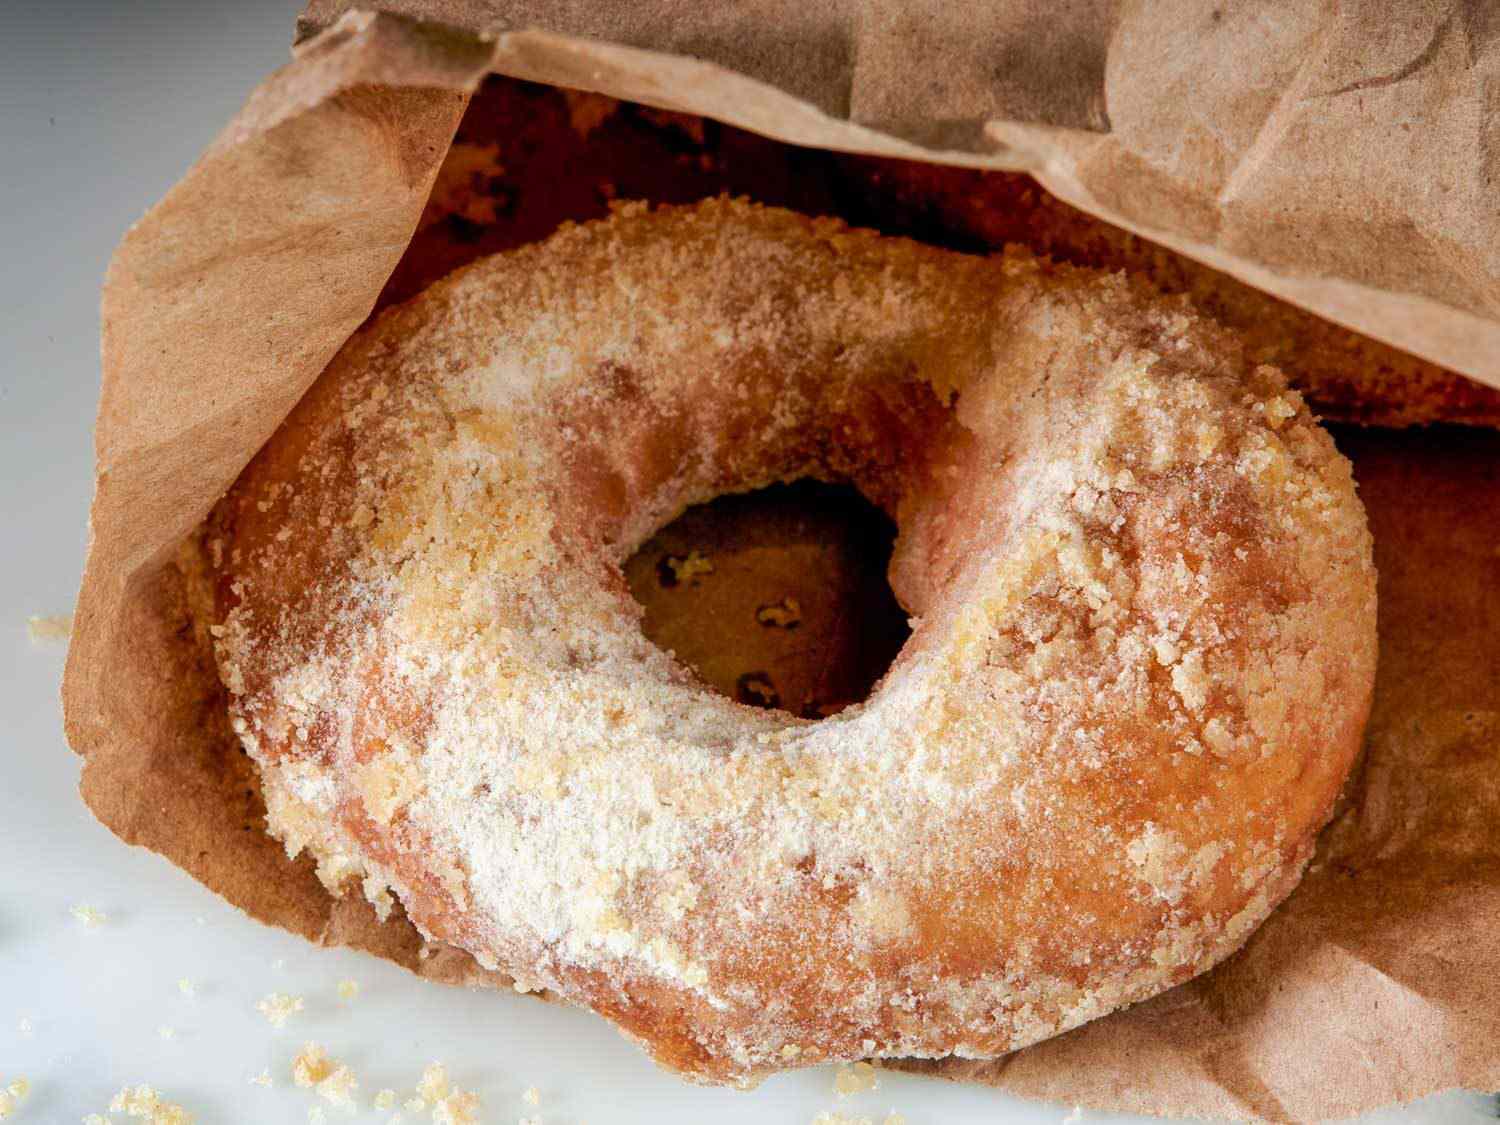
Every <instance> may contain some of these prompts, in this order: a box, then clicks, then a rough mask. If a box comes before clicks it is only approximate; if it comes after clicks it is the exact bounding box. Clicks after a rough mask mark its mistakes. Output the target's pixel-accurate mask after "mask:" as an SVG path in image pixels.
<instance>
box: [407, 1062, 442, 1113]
mask: <svg viewBox="0 0 1500 1125" xmlns="http://www.w3.org/2000/svg"><path fill="white" fill-rule="evenodd" d="M417 1096H418V1097H419V1098H421V1099H422V1101H423V1102H424V1103H426V1102H440V1101H442V1100H443V1099H444V1098H446V1097H447V1096H448V1068H447V1067H446V1066H444V1065H443V1064H442V1063H440V1062H435V1063H433V1064H432V1065H430V1066H429V1067H428V1068H427V1069H426V1070H424V1071H423V1072H422V1081H420V1082H418V1083H417ZM407 1108H408V1109H409V1108H411V1107H410V1106H408V1107H407Z"/></svg>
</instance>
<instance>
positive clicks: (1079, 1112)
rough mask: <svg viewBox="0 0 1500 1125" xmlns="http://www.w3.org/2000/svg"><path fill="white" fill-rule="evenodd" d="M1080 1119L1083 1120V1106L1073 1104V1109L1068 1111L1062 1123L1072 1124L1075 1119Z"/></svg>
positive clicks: (1065, 1124)
mask: <svg viewBox="0 0 1500 1125" xmlns="http://www.w3.org/2000/svg"><path fill="white" fill-rule="evenodd" d="M1082 1120H1083V1106H1081V1105H1075V1106H1074V1107H1073V1109H1072V1112H1070V1113H1069V1114H1068V1116H1066V1117H1064V1118H1063V1125H1073V1122H1075V1121H1082Z"/></svg>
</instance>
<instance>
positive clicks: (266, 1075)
mask: <svg viewBox="0 0 1500 1125" xmlns="http://www.w3.org/2000/svg"><path fill="white" fill-rule="evenodd" d="M272 1081H273V1079H272V1078H271V1070H270V1068H269V1067H267V1068H266V1069H265V1070H262V1071H261V1072H260V1073H259V1074H256V1075H253V1076H252V1077H251V1079H250V1085H252V1086H269V1085H271V1083H272Z"/></svg>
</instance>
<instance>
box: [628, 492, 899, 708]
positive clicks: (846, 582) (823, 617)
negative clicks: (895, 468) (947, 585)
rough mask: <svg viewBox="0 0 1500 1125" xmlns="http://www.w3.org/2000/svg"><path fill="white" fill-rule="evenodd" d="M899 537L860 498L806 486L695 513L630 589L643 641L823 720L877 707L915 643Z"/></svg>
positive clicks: (732, 693) (708, 674) (713, 681)
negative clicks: (892, 579) (876, 690)
mask: <svg viewBox="0 0 1500 1125" xmlns="http://www.w3.org/2000/svg"><path fill="white" fill-rule="evenodd" d="M895 535H896V528H895V525H894V524H892V522H891V521H890V519H889V518H888V517H887V516H886V515H885V514H884V513H883V512H881V511H880V510H879V509H878V508H876V507H875V506H874V505H873V504H871V503H870V502H869V501H868V500H866V499H865V498H864V497H863V496H862V495H861V494H860V493H859V492H858V491H857V490H856V489H854V488H853V487H851V486H848V485H835V484H825V483H823V482H820V481H814V480H801V481H797V482H796V483H794V484H790V485H773V486H771V487H769V488H763V489H760V490H758V491H755V492H750V493H744V494H739V495H730V496H721V497H719V498H718V499H716V500H713V501H711V502H709V503H707V504H699V505H696V506H694V507H692V508H689V509H688V510H687V511H686V512H684V513H683V514H682V515H681V516H679V517H678V518H677V519H675V520H673V521H672V522H671V523H669V524H668V525H667V526H665V527H663V528H662V529H661V530H660V531H658V532H657V533H656V534H655V535H653V536H652V537H651V538H650V539H649V540H647V541H646V543H644V544H643V545H642V546H641V548H640V549H639V550H637V551H636V552H635V554H634V555H632V556H631V557H630V559H629V560H628V561H627V562H626V563H625V566H624V572H625V579H626V581H627V583H628V584H629V586H630V592H631V595H632V596H633V597H634V598H635V600H636V601H637V602H639V603H640V605H641V607H642V609H643V610H644V611H645V612H644V615H643V617H642V621H641V630H642V632H644V633H645V635H646V637H647V638H648V639H649V640H651V641H652V642H653V643H654V644H656V645H657V646H659V647H661V648H663V649H667V650H668V651H670V652H672V653H674V654H675V655H676V657H677V659H678V660H680V661H682V662H683V663H684V664H686V665H688V666H689V667H690V668H692V669H693V670H694V671H695V672H696V673H697V674H698V675H699V676H700V677H701V678H702V679H703V681H704V682H705V683H706V684H708V685H709V686H710V687H712V688H714V689H715V690H716V691H718V692H720V693H721V694H723V695H727V696H729V697H730V698H731V699H735V700H737V701H738V702H741V703H747V704H750V705H753V706H761V707H769V708H778V709H781V710H784V711H788V712H791V713H792V714H794V715H800V716H802V717H803V718H808V719H820V718H824V717H826V716H828V715H832V714H836V713H837V712H838V711H840V710H842V709H843V708H845V707H847V706H849V705H850V704H851V703H857V702H859V701H860V700H862V699H864V698H865V697H866V696H868V695H869V693H870V689H871V688H872V687H873V686H874V685H875V683H876V682H877V681H878V680H879V679H880V677H881V676H883V675H884V674H885V671H886V669H887V668H889V667H890V664H891V661H892V660H894V659H895V656H896V654H897V653H898V652H899V651H900V650H901V646H902V645H903V644H904V643H905V642H906V638H907V637H908V636H909V635H910V633H911V629H910V627H909V626H908V624H907V613H906V611H905V610H904V609H902V607H901V606H900V605H899V604H898V602H897V601H896V597H895V595H894V594H893V593H892V592H891V588H890V584H889V583H888V582H887V580H886V571H887V567H888V566H889V564H890V558H891V549H892V545H893V543H894V540H895Z"/></svg>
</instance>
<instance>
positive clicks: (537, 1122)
mask: <svg viewBox="0 0 1500 1125" xmlns="http://www.w3.org/2000/svg"><path fill="white" fill-rule="evenodd" d="M516 1125H542V1119H541V1118H540V1117H518V1118H516Z"/></svg>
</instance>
